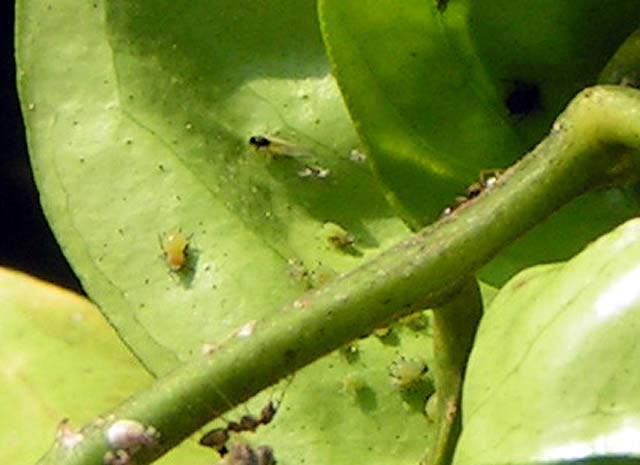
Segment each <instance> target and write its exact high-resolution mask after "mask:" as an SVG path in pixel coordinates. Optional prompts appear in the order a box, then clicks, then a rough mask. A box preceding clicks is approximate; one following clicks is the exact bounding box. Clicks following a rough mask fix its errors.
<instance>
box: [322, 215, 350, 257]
mask: <svg viewBox="0 0 640 465" xmlns="http://www.w3.org/2000/svg"><path fill="white" fill-rule="evenodd" d="M322 228H323V229H324V230H325V231H326V233H327V236H326V238H327V242H329V244H331V245H332V246H333V247H335V248H336V249H338V250H340V251H341V252H346V253H354V252H355V251H356V250H355V247H354V245H355V243H356V238H355V236H354V235H353V234H351V233H350V232H349V231H347V230H346V229H344V228H343V227H342V226H340V225H338V224H335V223H332V222H330V221H329V222H326V223H325V224H324V225H323V226H322Z"/></svg>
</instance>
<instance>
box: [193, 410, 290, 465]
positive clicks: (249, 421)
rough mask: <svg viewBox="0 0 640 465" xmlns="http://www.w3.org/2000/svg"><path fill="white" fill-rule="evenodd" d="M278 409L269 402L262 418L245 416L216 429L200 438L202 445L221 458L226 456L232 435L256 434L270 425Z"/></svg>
mask: <svg viewBox="0 0 640 465" xmlns="http://www.w3.org/2000/svg"><path fill="white" fill-rule="evenodd" d="M277 411H278V407H277V406H276V404H275V403H274V402H273V401H269V402H268V403H267V405H265V406H264V407H263V408H262V411H261V412H260V416H259V417H256V416H255V415H243V416H242V417H241V418H240V421H237V422H236V421H230V422H228V423H227V426H225V427H224V428H215V429H212V430H211V431H209V432H208V433H206V434H205V435H204V436H202V437H201V438H200V444H201V445H203V446H205V447H211V448H212V449H215V450H216V451H218V453H219V454H220V456H225V455H226V454H227V453H228V452H229V449H228V448H227V441H228V440H229V437H230V435H231V433H242V432H255V430H256V429H258V427H259V426H260V425H268V424H269V423H271V421H272V420H273V417H274V416H275V415H276V412H277Z"/></svg>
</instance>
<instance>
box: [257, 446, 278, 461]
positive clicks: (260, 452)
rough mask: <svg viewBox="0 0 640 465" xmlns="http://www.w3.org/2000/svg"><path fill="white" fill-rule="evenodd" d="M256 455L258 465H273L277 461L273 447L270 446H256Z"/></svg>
mask: <svg viewBox="0 0 640 465" xmlns="http://www.w3.org/2000/svg"><path fill="white" fill-rule="evenodd" d="M256 456H257V457H258V465H275V464H276V463H277V462H276V457H275V455H274V454H273V448H271V447H270V446H258V447H256Z"/></svg>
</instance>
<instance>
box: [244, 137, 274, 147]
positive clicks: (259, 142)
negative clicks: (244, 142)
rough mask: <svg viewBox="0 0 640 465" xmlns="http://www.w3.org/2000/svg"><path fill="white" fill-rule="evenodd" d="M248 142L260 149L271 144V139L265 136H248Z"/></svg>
mask: <svg viewBox="0 0 640 465" xmlns="http://www.w3.org/2000/svg"><path fill="white" fill-rule="evenodd" d="M249 144H251V145H253V146H254V147H255V148H257V149H260V148H266V147H269V146H270V145H271V141H270V140H269V139H267V138H266V137H265V136H251V137H250V138H249Z"/></svg>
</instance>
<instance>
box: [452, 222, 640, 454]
mask: <svg viewBox="0 0 640 465" xmlns="http://www.w3.org/2000/svg"><path fill="white" fill-rule="evenodd" d="M639 239H640V221H639V220H637V219H636V220H632V221H629V222H627V223H625V224H624V225H622V226H620V227H618V228H617V229H615V230H614V231H612V232H611V233H609V234H607V235H605V236H603V237H602V238H600V239H598V241H596V242H594V243H593V244H591V245H590V246H589V247H588V248H586V249H585V250H584V251H583V252H582V253H580V254H579V255H577V256H576V257H575V258H573V259H572V260H570V261H568V262H567V263H565V264H552V265H543V266H539V267H535V268H531V269H528V270H526V271H524V272H522V273H520V274H519V275H517V276H516V277H515V278H513V279H512V280H511V281H510V282H509V283H508V284H507V285H506V286H505V287H504V288H503V289H502V290H501V291H500V292H499V293H498V295H497V296H496V298H495V299H494V300H493V302H492V304H491V306H490V307H489V308H488V310H487V312H486V314H485V317H484V319H483V321H482V323H481V325H480V328H479V331H478V335H477V339H476V345H475V346H474V350H473V352H472V355H471V359H470V361H469V367H468V371H467V378H466V382H465V387H464V396H463V433H462V436H461V438H460V441H459V443H458V448H457V450H456V456H455V459H454V464H455V465H465V464H484V463H542V462H544V463H546V462H548V461H562V460H566V461H576V460H596V459H597V458H598V457H600V456H605V457H606V456H611V457H613V458H615V457H620V456H626V457H628V458H630V459H631V458H633V459H635V460H638V457H639V456H640V449H639V446H638V444H640V442H639V441H638V438H639V437H640V401H638V399H639V398H640V396H639V394H640V383H638V381H637V377H636V376H635V374H634V373H635V370H636V367H637V365H638V360H639V359H640V345H639V344H638V342H637V339H638V338H637V334H638V328H639V327H640V292H639V289H640V287H638V285H637V284H638V278H639V276H640V240H639ZM612 460H613V459H612ZM605 461H606V460H605Z"/></svg>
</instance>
